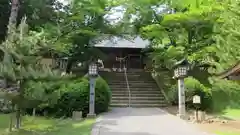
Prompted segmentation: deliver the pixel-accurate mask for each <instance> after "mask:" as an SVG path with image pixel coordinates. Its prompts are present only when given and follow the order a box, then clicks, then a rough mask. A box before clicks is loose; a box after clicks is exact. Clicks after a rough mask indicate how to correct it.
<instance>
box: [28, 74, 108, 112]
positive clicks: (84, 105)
mask: <svg viewBox="0 0 240 135" xmlns="http://www.w3.org/2000/svg"><path fill="white" fill-rule="evenodd" d="M59 82H60V83H59ZM59 82H57V81H56V82H55V85H52V87H45V86H46V83H49V84H51V83H53V82H51V83H50V82H45V83H44V85H42V89H45V90H44V91H46V92H50V91H51V92H53V91H54V92H56V91H58V93H59V97H54V98H58V99H57V102H56V103H53V104H51V103H44V104H41V105H40V106H38V107H37V112H38V113H40V114H42V113H43V112H44V111H45V112H46V111H47V112H48V115H51V116H57V117H62V116H67V117H69V116H71V115H72V111H82V112H83V115H84V116H86V114H87V113H88V109H89V107H88V106H89V80H88V78H86V77H83V78H78V79H75V80H71V81H70V80H66V81H65V82H63V81H59ZM35 83H36V84H37V83H39V82H35ZM31 86H34V84H31ZM28 87H30V86H28ZM38 87H40V86H39V85H38ZM28 89H29V88H28ZM38 89H41V88H38ZM110 100H111V90H110V88H109V86H108V84H107V82H106V81H105V80H104V79H102V78H101V77H98V78H97V79H96V87H95V111H96V113H97V114H98V113H101V112H105V111H107V110H108V107H109V104H110ZM49 101H51V100H49Z"/></svg>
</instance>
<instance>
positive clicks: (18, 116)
mask: <svg viewBox="0 0 240 135" xmlns="http://www.w3.org/2000/svg"><path fill="white" fill-rule="evenodd" d="M20 126H21V109H20V106H19V105H17V112H16V128H17V129H19V128H20Z"/></svg>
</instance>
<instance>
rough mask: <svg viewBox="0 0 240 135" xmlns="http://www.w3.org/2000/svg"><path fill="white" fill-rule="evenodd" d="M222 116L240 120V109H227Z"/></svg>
mask: <svg viewBox="0 0 240 135" xmlns="http://www.w3.org/2000/svg"><path fill="white" fill-rule="evenodd" d="M222 116H224V117H227V118H230V119H235V120H240V109H226V110H224V112H223V114H222Z"/></svg>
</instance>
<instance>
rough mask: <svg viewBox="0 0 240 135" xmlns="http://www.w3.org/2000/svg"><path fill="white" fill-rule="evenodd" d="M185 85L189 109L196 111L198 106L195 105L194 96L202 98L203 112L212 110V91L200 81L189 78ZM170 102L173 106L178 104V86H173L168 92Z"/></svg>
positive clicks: (201, 106)
mask: <svg viewBox="0 0 240 135" xmlns="http://www.w3.org/2000/svg"><path fill="white" fill-rule="evenodd" d="M184 83H185V95H186V99H185V101H186V105H187V107H188V108H191V109H194V108H195V107H196V106H195V105H193V96H194V95H199V96H200V97H201V105H200V106H199V107H200V108H199V109H201V110H206V111H211V110H212V93H211V90H210V89H209V88H207V87H205V86H204V85H202V84H201V83H200V82H199V81H198V80H196V79H194V78H192V77H188V78H186V79H185V80H184ZM167 95H168V97H169V100H170V101H171V102H173V104H177V103H178V89H177V85H172V86H171V88H170V89H169V90H168V91H167Z"/></svg>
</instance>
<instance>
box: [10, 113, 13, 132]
mask: <svg viewBox="0 0 240 135" xmlns="http://www.w3.org/2000/svg"><path fill="white" fill-rule="evenodd" d="M12 125H13V114H12V113H11V114H10V120H9V132H12Z"/></svg>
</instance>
